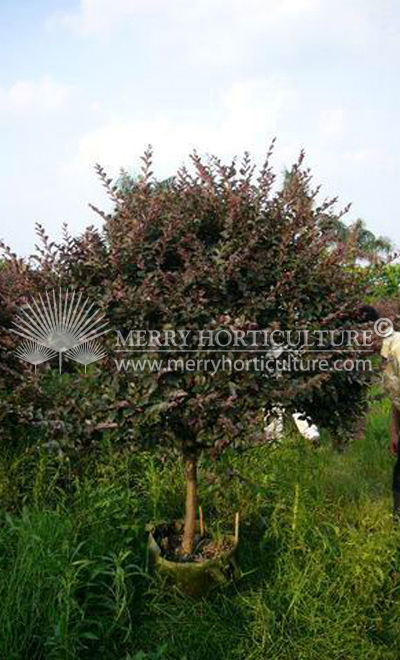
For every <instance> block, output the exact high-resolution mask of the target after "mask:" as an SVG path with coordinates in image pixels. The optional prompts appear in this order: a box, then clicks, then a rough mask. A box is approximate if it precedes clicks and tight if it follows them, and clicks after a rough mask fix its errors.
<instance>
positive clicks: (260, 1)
mask: <svg viewBox="0 0 400 660" xmlns="http://www.w3.org/2000/svg"><path fill="white" fill-rule="evenodd" d="M321 4H322V0H190V1H188V0H113V2H110V0H80V7H79V10H78V11H77V12H75V13H70V12H58V13H56V14H54V15H53V16H51V17H50V19H49V21H48V26H49V27H50V28H54V27H57V26H58V25H62V26H64V27H66V28H68V29H71V30H72V31H74V32H76V33H78V34H80V35H81V36H88V35H91V34H99V33H102V32H108V31H110V30H112V29H113V28H115V27H116V26H119V25H121V24H124V23H126V21H131V20H133V19H135V18H139V17H143V16H155V15H156V16H158V17H160V16H161V17H162V18H163V20H169V19H173V20H177V21H178V22H179V24H180V25H182V23H187V22H192V23H194V24H196V22H197V21H199V20H200V21H203V22H204V21H205V22H206V23H208V24H212V23H213V22H214V21H216V20H218V19H220V20H222V21H224V23H226V22H232V21H233V22H238V23H239V24H240V25H243V24H252V25H257V24H259V23H260V21H261V22H262V24H263V25H264V26H265V25H270V26H273V25H274V24H276V22H277V21H280V20H282V21H285V20H287V19H294V18H296V17H297V16H301V15H303V14H307V13H309V12H310V11H313V10H315V9H317V8H318V7H319V6H321Z"/></svg>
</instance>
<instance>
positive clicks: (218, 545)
mask: <svg viewBox="0 0 400 660" xmlns="http://www.w3.org/2000/svg"><path fill="white" fill-rule="evenodd" d="M153 534H154V538H155V540H156V542H157V543H158V545H159V546H160V548H161V555H162V557H164V559H168V560H169V561H175V562H198V563H200V562H203V561H208V560H210V559H216V558H217V557H219V556H220V555H221V554H224V553H226V552H228V551H229V550H230V549H231V548H233V541H232V540H231V539H229V538H223V539H221V540H220V541H215V540H213V539H212V538H211V537H210V536H207V535H204V536H201V535H200V534H196V536H195V539H194V546H193V553H192V554H190V555H183V554H181V552H180V548H181V543H182V534H181V533H179V532H177V530H176V529H175V528H174V527H173V526H171V525H169V526H167V525H165V526H164V527H162V528H160V527H159V528H158V529H157V530H155V532H154V533H153Z"/></svg>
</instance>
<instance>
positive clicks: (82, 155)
mask: <svg viewBox="0 0 400 660" xmlns="http://www.w3.org/2000/svg"><path fill="white" fill-rule="evenodd" d="M296 98H297V96H296V92H295V90H293V89H292V88H291V87H290V85H289V84H288V82H287V81H286V80H284V79H280V78H279V77H270V78H268V79H266V80H258V79H256V80H248V81H243V82H239V83H236V84H234V85H232V86H231V87H230V88H229V89H228V90H226V92H225V93H224V94H222V96H221V98H220V100H219V104H218V108H217V110H218V111H217V112H216V113H215V115H214V117H213V118H208V121H207V119H205V120H204V122H199V121H197V122H194V121H190V120H187V121H178V120H174V119H172V118H164V117H161V116H159V117H154V118H152V119H151V120H148V121H135V120H124V119H115V120H113V121H110V122H108V123H106V124H105V125H103V126H101V127H100V128H98V129H95V130H93V131H90V132H89V133H87V134H86V135H84V136H83V137H82V138H81V140H80V143H79V149H78V157H77V160H76V161H75V163H74V164H73V169H75V170H76V169H78V170H81V171H88V168H89V167H91V166H93V165H94V164H95V163H96V162H99V163H101V164H102V165H103V166H105V167H106V168H111V169H113V170H114V172H115V170H118V169H119V168H120V167H126V168H132V165H133V164H137V163H138V157H139V156H140V155H141V154H142V153H143V151H144V149H145V148H146V146H147V145H148V144H149V143H151V144H152V146H153V148H154V152H155V165H156V174H157V176H163V175H168V174H170V173H171V171H173V170H174V169H175V168H176V167H178V166H180V165H181V164H182V162H183V161H184V159H185V158H186V157H187V156H188V154H189V153H190V152H191V151H193V149H194V148H196V149H197V151H198V152H200V153H208V152H210V150H212V151H213V152H215V153H218V155H221V156H226V157H227V156H228V157H229V156H232V155H234V154H235V153H239V154H240V152H243V151H245V150H249V151H251V152H252V153H253V155H255V156H263V155H264V154H265V151H266V149H267V147H268V144H269V142H270V141H271V139H272V138H273V137H274V135H275V134H276V133H277V132H278V129H279V123H280V120H281V118H282V117H283V116H285V113H287V112H288V108H289V107H290V108H291V109H293V104H295V102H296Z"/></svg>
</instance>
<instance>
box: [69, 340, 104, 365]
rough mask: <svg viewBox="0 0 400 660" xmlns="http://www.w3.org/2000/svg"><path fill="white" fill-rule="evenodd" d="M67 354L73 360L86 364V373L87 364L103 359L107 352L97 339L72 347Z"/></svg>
mask: <svg viewBox="0 0 400 660" xmlns="http://www.w3.org/2000/svg"><path fill="white" fill-rule="evenodd" d="M65 355H66V357H68V358H70V359H71V360H75V362H79V364H84V365H85V373H86V367H87V365H88V364H92V362H97V361H98V360H101V359H102V358H104V357H105V356H106V353H105V351H103V349H102V348H101V346H100V344H99V343H98V342H97V341H86V342H84V343H83V344H79V346H76V347H75V348H71V349H70V350H69V351H67V353H66V354H65Z"/></svg>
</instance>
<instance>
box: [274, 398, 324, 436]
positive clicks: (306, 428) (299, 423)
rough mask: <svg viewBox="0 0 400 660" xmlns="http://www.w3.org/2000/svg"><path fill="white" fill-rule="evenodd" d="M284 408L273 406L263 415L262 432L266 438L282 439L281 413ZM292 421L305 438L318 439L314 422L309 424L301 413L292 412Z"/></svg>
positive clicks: (318, 433)
mask: <svg viewBox="0 0 400 660" xmlns="http://www.w3.org/2000/svg"><path fill="white" fill-rule="evenodd" d="M284 412H285V409H284V408H282V406H274V408H272V410H271V412H270V413H268V415H266V416H265V418H264V421H265V424H266V425H265V427H264V432H265V436H266V439H267V440H269V441H271V442H273V441H275V442H276V441H280V440H282V439H283V435H284V433H283V431H284V429H283V415H284ZM292 417H293V419H294V423H295V424H296V427H297V430H298V431H299V433H300V435H302V436H303V438H306V439H307V440H311V441H314V440H319V439H320V432H319V429H318V427H317V426H316V425H315V424H310V423H309V422H308V421H307V420H306V419H303V415H302V413H293V415H292Z"/></svg>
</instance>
